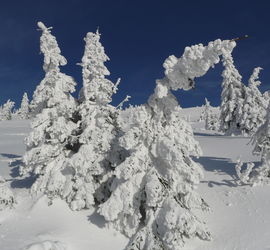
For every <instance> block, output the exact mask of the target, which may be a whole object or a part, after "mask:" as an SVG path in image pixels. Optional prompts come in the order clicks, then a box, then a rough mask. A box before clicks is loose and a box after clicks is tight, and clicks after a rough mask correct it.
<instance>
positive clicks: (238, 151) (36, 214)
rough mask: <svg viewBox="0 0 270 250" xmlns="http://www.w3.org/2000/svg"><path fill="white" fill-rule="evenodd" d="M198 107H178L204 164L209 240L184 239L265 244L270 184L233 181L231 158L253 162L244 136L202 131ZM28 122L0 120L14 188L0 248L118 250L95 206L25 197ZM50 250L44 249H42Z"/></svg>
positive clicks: (1, 221)
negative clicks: (23, 165) (22, 166)
mask: <svg viewBox="0 0 270 250" xmlns="http://www.w3.org/2000/svg"><path fill="white" fill-rule="evenodd" d="M202 110H203V108H201V107H197V108H189V109H183V110H182V114H183V117H188V119H189V120H190V123H191V125H192V127H193V128H194V133H195V138H196V139H197V140H198V141H199V143H200V145H201V147H202V150H203V156H202V157H200V158H199V159H194V160H195V161H197V162H199V163H201V164H202V165H203V167H204V172H205V173H204V175H205V178H204V180H203V181H202V182H201V184H200V186H199V188H198V192H199V193H200V195H201V196H202V197H203V198H204V199H205V201H206V202H207V203H208V204H209V205H210V208H211V211H210V212H202V214H201V218H203V220H204V221H206V223H207V225H208V227H209V229H210V231H211V233H212V236H213V240H212V241H210V242H208V241H201V240H197V239H194V240H191V241H187V244H186V245H185V247H184V249H189V250H195V249H197V250H199V249H200V250H206V249H207V250H209V249H215V250H224V249H228V250H232V249H235V250H239V249H240V250H242V249H247V250H254V249H258V250H260V249H270V230H269V228H270V213H269V207H270V199H268V198H267V197H268V195H269V194H270V186H256V187H251V186H247V185H242V186H241V185H240V186H239V185H237V183H236V181H235V169H234V168H235V164H234V163H235V162H236V161H237V159H238V157H239V156H241V159H242V161H243V162H249V161H259V159H258V158H257V157H255V156H253V155H252V153H251V152H252V149H253V147H252V145H251V144H248V143H249V138H247V137H236V136H235V137H230V136H223V135H221V134H220V133H217V132H215V131H206V130H205V129H204V122H198V120H199V117H200V114H201V112H202ZM29 131H30V126H29V121H24V120H17V121H16V120H11V121H2V122H0V176H3V177H4V178H5V179H6V180H7V182H8V183H9V184H10V186H11V189H12V191H13V192H14V193H15V196H16V201H17V204H15V208H14V209H8V210H4V211H0V249H1V250H20V249H28V250H29V249H30V250H33V249H46V248H45V247H48V246H53V247H54V248H52V249H66V250H89V249H92V250H106V249H110V250H114V249H115V250H121V249H124V248H125V246H126V245H127V243H128V239H127V238H126V237H124V236H122V235H121V234H120V233H118V232H116V231H115V230H113V229H109V228H106V227H105V226H104V219H103V218H102V217H101V216H98V215H97V214H96V213H95V211H91V210H82V211H79V212H74V211H71V210H70V209H69V207H68V205H67V204H66V203H65V202H64V201H61V200H59V199H57V200H55V201H54V202H53V204H52V205H50V206H48V200H47V198H46V197H44V196H41V197H38V198H31V197H30V196H29V195H28V190H29V187H30V185H31V183H32V182H33V180H31V178H29V179H27V180H23V179H21V177H19V176H18V172H19V171H18V167H19V165H20V161H21V158H20V157H21V156H22V155H23V154H24V151H25V147H24V144H23V139H24V137H25V136H26V135H27V134H28V133H29ZM48 249H50V248H48Z"/></svg>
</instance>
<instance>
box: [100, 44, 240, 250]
mask: <svg viewBox="0 0 270 250" xmlns="http://www.w3.org/2000/svg"><path fill="white" fill-rule="evenodd" d="M234 46H235V42H232V41H221V40H216V41H214V42H210V43H209V44H208V46H203V45H201V44H199V45H195V46H192V47H187V48H186V49H185V51H184V54H183V55H182V57H181V58H176V57H175V56H170V57H169V58H168V59H167V60H166V61H165V62H164V68H165V77H164V78H163V79H162V80H157V81H156V83H157V86H156V89H155V92H154V94H153V95H152V96H150V98H149V100H148V103H147V104H145V105H142V106H139V107H133V108H130V109H127V110H125V111H123V112H121V113H120V115H119V118H118V122H119V125H120V128H121V129H122V133H123V135H122V136H121V137H120V139H119V141H120V145H121V146H122V147H123V148H125V149H126V150H127V151H128V156H127V157H126V159H125V160H124V161H123V162H122V163H121V164H120V165H119V166H117V167H116V169H115V176H116V177H115V179H114V180H113V183H112V186H111V191H112V194H111V196H110V198H109V199H108V200H107V201H106V202H105V203H103V204H101V205H100V208H99V213H100V214H101V215H103V216H104V217H105V219H106V221H107V223H108V224H111V225H113V226H114V227H115V228H116V229H118V230H119V231H121V232H123V233H124V234H125V235H127V236H128V237H132V239H131V241H130V244H129V246H128V249H130V250H131V249H132V250H142V249H149V250H154V249H156V250H160V249H171V250H176V249H181V248H182V247H183V245H184V242H185V241H186V240H187V239H188V238H192V237H196V236H197V237H199V238H201V239H204V240H209V239H210V233H209V232H208V230H207V229H206V227H205V225H204V223H203V222H202V221H201V220H200V219H199V218H198V216H197V215H196V210H197V209H199V210H201V209H203V208H205V207H206V204H205V202H204V201H203V199H202V198H201V197H200V195H199V194H198V193H197V192H196V186H197V184H198V183H199V182H200V180H201V178H202V177H203V172H202V169H201V167H200V165H199V164H197V163H196V162H194V161H193V160H192V158H191V156H190V155H194V156H199V155H200V153H201V150H200V147H199V145H198V143H197V142H196V141H195V139H194V137H193V131H192V129H191V127H190V125H189V124H188V123H187V122H185V121H184V120H183V119H182V118H180V112H179V110H180V108H179V105H178V102H177V100H176V98H175V96H174V95H173V94H172V92H171V90H178V89H185V90H188V89H190V88H192V87H193V86H194V84H195V83H194V78H195V77H200V76H202V75H204V74H205V73H206V72H207V71H208V69H209V68H210V67H212V66H213V65H214V64H216V63H218V62H219V56H220V55H222V54H230V53H231V51H232V49H233V48H234Z"/></svg>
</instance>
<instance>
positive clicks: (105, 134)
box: [64, 31, 120, 210]
mask: <svg viewBox="0 0 270 250" xmlns="http://www.w3.org/2000/svg"><path fill="white" fill-rule="evenodd" d="M84 40H85V51H84V55H83V58H82V62H81V63H80V65H81V66H82V74H83V88H82V89H81V91H80V104H79V106H78V110H77V112H78V117H79V119H80V121H79V123H80V126H79V128H78V129H77V132H76V133H77V135H78V142H77V145H78V150H77V152H76V153H75V154H73V155H72V157H71V159H70V161H69V165H68V166H67V169H69V172H70V177H69V178H70V179H69V184H68V186H69V188H68V189H67V190H66V191H65V194H64V196H65V198H66V200H67V202H68V203H69V204H70V207H71V208H72V209H73V210H80V209H82V208H89V207H91V206H92V205H94V204H95V202H96V201H97V202H102V201H104V200H106V199H107V197H108V195H109V193H108V192H109V189H108V187H107V184H108V183H109V180H110V177H111V175H112V170H113V168H114V167H115V165H117V164H118V163H119V162H118V161H119V159H120V158H119V157H118V153H117V152H118V151H117V150H116V151H115V150H114V149H115V145H117V144H116V143H115V140H116V134H117V124H116V117H117V113H118V111H117V109H116V108H115V107H113V106H111V105H110V104H109V103H110V102H111V101H112V95H113V94H114V93H115V92H116V90H117V85H118V82H117V83H116V84H113V83H112V82H111V81H110V80H108V79H107V78H106V76H108V75H109V74H110V72H109V71H108V69H107V68H106V66H105V65H104V63H105V62H106V61H108V60H109V58H108V56H107V55H106V54H105V51H104V48H103V46H102V45H101V43H100V34H99V33H98V31H97V32H96V33H92V32H89V33H87V35H86V37H85V39H84Z"/></svg>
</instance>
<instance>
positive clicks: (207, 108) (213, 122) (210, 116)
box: [204, 98, 219, 130]
mask: <svg viewBox="0 0 270 250" xmlns="http://www.w3.org/2000/svg"><path fill="white" fill-rule="evenodd" d="M204 120H205V129H207V130H218V129H219V119H218V116H217V115H216V114H214V113H213V110H212V107H211V105H210V102H209V101H208V100H207V98H205V105H204Z"/></svg>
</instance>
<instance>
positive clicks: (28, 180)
mask: <svg viewBox="0 0 270 250" xmlns="http://www.w3.org/2000/svg"><path fill="white" fill-rule="evenodd" d="M20 166H22V160H21V159H17V160H13V161H11V162H10V164H9V167H10V176H11V177H12V178H13V179H12V180H11V183H10V186H11V187H12V188H30V187H31V186H32V184H33V183H34V182H35V180H36V177H34V176H28V177H21V176H20Z"/></svg>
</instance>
